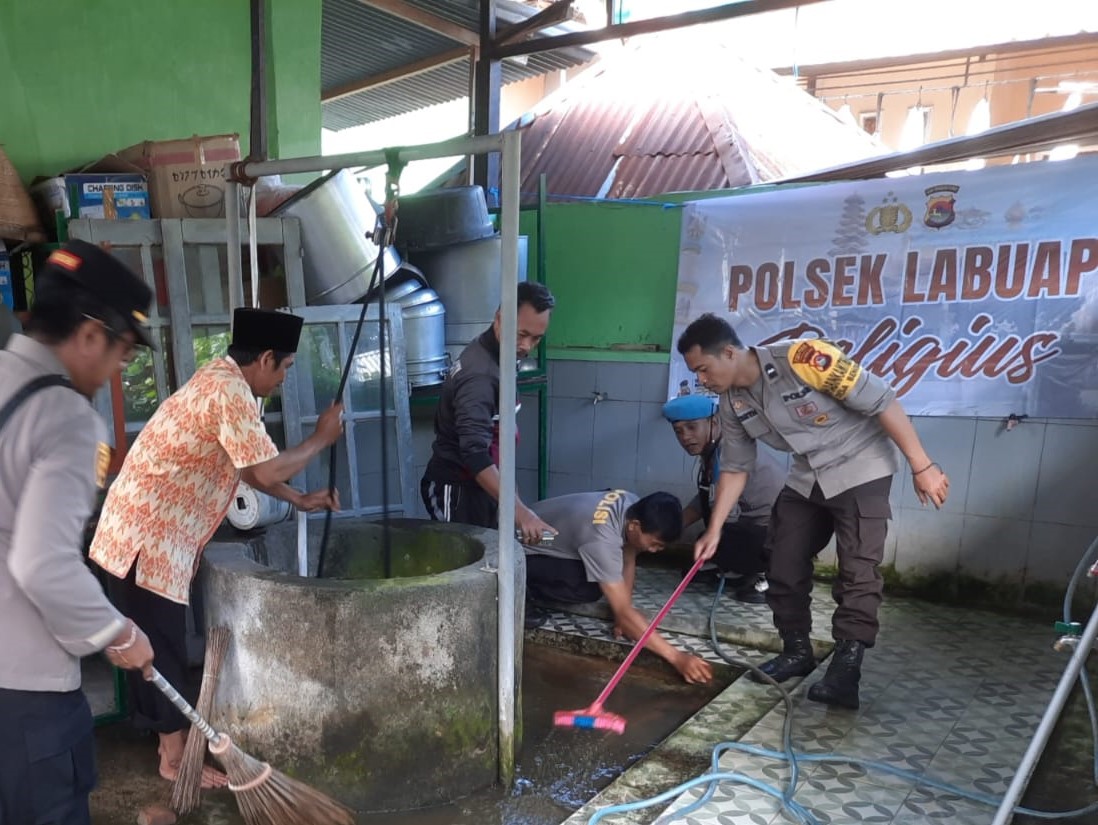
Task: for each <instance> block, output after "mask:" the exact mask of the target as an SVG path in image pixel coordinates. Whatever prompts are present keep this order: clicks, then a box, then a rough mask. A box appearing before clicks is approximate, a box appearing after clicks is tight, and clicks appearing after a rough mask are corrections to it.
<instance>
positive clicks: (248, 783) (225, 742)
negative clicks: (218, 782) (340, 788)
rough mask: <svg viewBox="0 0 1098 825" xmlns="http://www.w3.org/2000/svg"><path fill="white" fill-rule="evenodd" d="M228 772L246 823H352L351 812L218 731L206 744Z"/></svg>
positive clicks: (316, 824)
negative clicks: (215, 739) (218, 735)
mask: <svg viewBox="0 0 1098 825" xmlns="http://www.w3.org/2000/svg"><path fill="white" fill-rule="evenodd" d="M210 753H212V754H213V755H214V756H215V757H217V760H218V761H219V762H220V763H221V766H222V767H223V768H225V773H227V774H228V775H229V790H231V791H232V792H233V793H234V794H235V795H236V803H237V805H238V806H239V807H240V813H241V814H242V815H243V817H244V821H245V822H246V823H247V825H354V822H355V820H354V813H353V812H352V811H351V809H350V808H347V807H346V806H344V805H342V804H340V803H339V802H336V801H335V800H334V799H332V798H331V797H329V796H325V795H324V794H322V793H321V792H320V791H318V790H316V789H315V788H312V787H310V786H308V785H306V784H305V783H304V782H299V781H298V780H296V779H291V778H290V777H288V776H286V774H284V773H282V772H281V771H276V770H274V769H273V768H272V767H271V766H270V765H268V764H267V763H266V762H260V761H259V760H258V759H256V758H254V757H252V756H249V755H248V754H246V753H244V751H242V750H240V748H238V747H237V746H236V745H234V744H233V743H232V742H231V741H230V740H229V737H228V736H226V735H224V734H222V735H221V739H220V740H219V741H218V742H212V743H210Z"/></svg>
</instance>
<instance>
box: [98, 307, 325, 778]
mask: <svg viewBox="0 0 1098 825" xmlns="http://www.w3.org/2000/svg"><path fill="white" fill-rule="evenodd" d="M301 326H302V319H301V318H299V317H298V316H296V315H291V314H289V313H285V312H274V311H269V310H259V309H238V310H236V312H235V313H234V315H233V336H232V343H230V345H229V354H228V355H227V356H226V357H224V358H219V359H216V360H214V361H211V362H210V363H208V364H206V365H204V366H203V367H201V368H200V369H199V370H198V371H197V372H196V373H195V374H194V375H193V376H192V377H191V379H190V380H189V381H188V382H187V383H186V384H185V385H184V386H183V387H182V388H181V389H180V390H179V391H178V392H177V393H175V394H174V395H172V396H171V397H170V398H168V399H167V400H166V401H165V402H164V403H163V404H161V405H160V408H159V409H157V411H156V413H155V414H154V415H153V417H152V418H151V419H150V420H149V422H148V423H147V424H146V425H145V427H144V429H142V431H141V433H140V435H138V437H137V440H136V441H135V442H134V445H133V449H132V450H130V453H129V455H127V456H126V460H125V462H124V464H123V465H122V470H121V472H120V473H119V475H118V478H117V479H116V480H115V481H114V483H113V484H112V485H111V488H110V491H109V493H108V494H107V499H106V501H105V502H104V505H103V512H102V515H101V516H100V518H99V524H98V526H97V528H96V533H95V538H94V539H93V541H92V546H91V559H92V561H94V562H95V563H96V564H98V565H99V566H100V567H102V568H103V569H104V570H105V571H106V572H107V573H109V574H111V576H112V577H114V578H113V579H112V580H111V582H110V584H111V587H110V591H111V596H112V600H113V601H114V602H115V603H116V604H117V605H119V606H120V609H122V610H125V611H129V613H128V615H130V616H132V617H133V618H134V620H135V621H137V622H138V623H139V624H140V625H141V627H142V628H144V629H145V631H146V632H147V633H148V635H149V639H150V640H151V642H152V646H153V651H154V652H155V654H156V663H157V669H158V670H160V672H161V673H163V674H164V677H165V678H166V679H167V680H168V681H169V682H171V683H172V684H174V685H176V687H178V688H179V689H180V692H181V693H183V695H184V696H185V697H188V699H189V700H190V701H191V703H192V704H193V703H194V701H195V699H196V698H197V697H196V694H197V691H196V690H195V686H193V685H191V684H190V682H189V679H188V667H187V645H186V632H187V623H186V609H187V604H188V601H189V598H190V587H191V580H192V579H193V578H194V574H195V573H196V572H197V570H198V562H199V558H200V556H201V553H202V548H203V547H205V545H206V542H208V541H209V540H210V536H211V535H212V534H213V532H214V530H215V529H217V526H218V524H219V523H220V522H221V520H222V518H224V516H225V513H226V511H227V510H228V508H229V504H230V502H231V501H232V497H233V495H234V494H235V492H236V487H237V483H238V482H239V481H241V480H243V481H245V482H246V483H248V484H250V485H251V486H253V487H255V488H256V489H259V490H262V491H263V492H265V493H268V494H270V495H273V496H275V497H277V498H280V499H282V500H284V501H289V502H290V503H291V504H293V505H294V506H295V507H297V508H298V509H299V510H305V511H311V510H320V509H324V508H327V507H331V508H332V509H338V506H339V502H338V498H337V497H335V496H331V495H329V492H328V490H327V489H323V490H317V491H314V492H311V493H301V492H299V491H297V490H294V489H293V488H292V487H290V486H289V485H288V484H286V481H287V480H288V479H290V478H292V477H293V476H294V475H296V474H297V473H298V472H300V471H301V470H302V469H303V468H304V467H305V465H306V464H307V463H308V462H309V461H310V460H311V459H312V458H313V457H314V456H316V455H317V454H318V453H319V452H320V451H321V450H323V449H325V448H326V447H328V446H329V445H330V444H332V442H334V441H335V440H336V439H337V438H339V436H340V433H342V431H343V425H342V423H341V420H340V416H341V415H342V412H343V408H342V405H333V406H332V407H330V408H329V409H328V410H326V411H325V412H324V413H323V414H322V415H321V416H320V419H319V420H318V421H317V427H316V431H315V432H314V433H313V434H312V435H311V436H309V437H308V438H307V439H305V440H304V441H303V442H302V443H301V444H299V445H298V446H296V447H293V448H292V449H289V450H286V451H285V452H283V453H279V451H278V448H277V447H276V446H275V444H274V442H273V441H271V438H270V436H269V435H268V434H267V431H266V429H265V428H264V426H263V421H262V419H261V418H260V414H259V407H258V405H257V403H256V398H257V397H258V398H265V397H266V396H268V395H270V394H271V393H272V392H274V391H275V390H276V389H277V388H278V387H279V386H280V385H281V384H282V381H283V379H284V378H285V376H286V370H287V369H289V368H290V366H291V365H292V364H293V361H294V353H295V352H296V351H297V345H298V339H299V338H300V335H301ZM138 617H140V618H138ZM130 693H131V697H132V708H133V712H134V722H135V724H137V725H138V727H142V728H146V729H149V730H153V731H156V732H157V733H158V734H159V737H160V746H159V753H160V775H161V776H162V777H164V778H165V779H169V780H174V779H175V778H176V776H177V775H178V773H179V763H180V760H181V759H182V757H183V748H184V746H185V744H186V736H187V721H186V719H185V718H184V717H183V716H182V715H181V714H180V713H179V711H177V710H176V709H175V707H174V706H172V705H171V703H170V702H168V701H167V699H165V698H164V696H163V695H162V694H161V693H160V691H158V690H157V689H156V688H155V687H154V686H152V685H150V684H148V683H147V682H145V681H144V680H143V679H141V678H140V676H138V677H136V678H132V679H130ZM225 781H226V779H225V776H224V774H222V773H220V772H219V771H215V770H214V769H213V768H210V767H207V768H206V769H205V772H204V773H203V785H204V786H205V787H213V786H216V785H223V784H225Z"/></svg>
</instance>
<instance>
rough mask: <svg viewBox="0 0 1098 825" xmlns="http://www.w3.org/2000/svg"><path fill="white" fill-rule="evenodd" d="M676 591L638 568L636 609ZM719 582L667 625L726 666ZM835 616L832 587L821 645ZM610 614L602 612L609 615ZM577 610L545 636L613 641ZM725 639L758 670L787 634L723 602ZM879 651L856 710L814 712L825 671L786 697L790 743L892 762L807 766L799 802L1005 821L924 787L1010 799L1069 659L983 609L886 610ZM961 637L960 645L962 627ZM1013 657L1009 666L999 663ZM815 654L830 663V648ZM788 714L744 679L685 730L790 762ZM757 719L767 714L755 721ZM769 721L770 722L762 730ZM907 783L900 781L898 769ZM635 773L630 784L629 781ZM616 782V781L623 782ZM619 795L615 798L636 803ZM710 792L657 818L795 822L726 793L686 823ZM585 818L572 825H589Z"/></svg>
mask: <svg viewBox="0 0 1098 825" xmlns="http://www.w3.org/2000/svg"><path fill="white" fill-rule="evenodd" d="M677 582H678V576H677V573H675V572H674V571H670V570H660V569H648V568H643V569H640V570H638V578H637V599H636V601H637V604H638V606H639V607H640V608H641V609H642V610H644V611H646V612H649V613H651V612H654V611H655V610H658V609H659V607H660V606H661V605H662V603H663V600H664V599H666V597H667V594H668V593H670V592H671V590H672V589H673V588H674V586H675V585H676V584H677ZM714 592H715V587H714V585H713V583H712V582H709V583H705V582H700V583H697V584H694V585H691V587H690V588H688V589H687V591H686V592H685V593H684V595H683V597H682V598H681V599H680V601H679V603H677V604H676V605H675V607H674V609H673V610H672V612H671V614H669V616H668V617H667V620H665V624H664V625H663V626H662V628H661V630H662V631H664V632H665V636H666V637H667V638H668V640H669V641H670V642H671V643H672V644H674V645H676V646H678V647H680V648H681V649H685V650H691V651H693V652H695V653H697V654H698V655H705V656H707V657H708V658H710V659H711V660H715V659H716V658H718V657H716V654H714V653H712V651H711V650H709V646H708V636H709V628H708V623H709V612H710V609H711V608H712V605H713V594H714ZM833 609H834V603H833V602H832V600H831V596H830V592H829V588H828V587H827V586H826V585H822V584H818V585H817V586H816V589H815V591H814V593H813V600H812V612H813V628H814V631H813V639H814V642H819V643H827V642H829V641H830V615H831V611H832V610H833ZM600 610H601V612H600ZM580 613H582V614H583V615H577V613H576V612H572V611H569V612H563V611H556V612H553V613H552V614H551V616H550V619H549V622H548V623H547V627H551V628H552V629H553V630H555V631H556V632H561V633H571V634H578V635H585V636H590V637H593V638H599V639H610V638H611V636H610V631H611V625H610V622H609V621H608V620H607V618H608V614H607V613H606V612H605V607H604V606H603V607H601V608H600V607H599V606H598V605H595V606H583V609H582V610H581V611H580ZM716 620H717V627H718V632H719V633H720V634H721V636H722V638H723V639H728V640H730V641H728V643H727V644H726V645H725V649H726V651H727V653H728V655H730V656H734V657H736V658H737V659H741V660H744V659H746V660H748V661H751V662H753V663H756V664H757V663H759V662H762V661H764V660H765V659H766V658H769V657H770V656H771V655H772V654H770V653H767V652H766V649H769V650H774V649H776V645H777V634H776V632H775V631H774V628H773V625H772V624H771V616H770V612H769V610H768V609H765V608H764V609H761V610H760V609H759V608H757V607H754V606H748V605H743V604H740V603H738V602H735V601H734V600H732V599H726V598H724V597H722V601H720V602H718V608H717V617H716ZM881 627H882V629H881V635H880V639H879V642H878V644H877V645H876V646H875V647H874V648H873V649H872V650H870V651H868V652H867V653H866V658H865V665H864V667H863V678H862V684H861V689H860V696H861V707H860V708H859V709H858V710H856V711H850V710H845V709H837V708H830V707H827V706H826V705H821V704H819V703H816V702H811V701H809V700H807V697H806V695H805V694H806V693H807V690H808V687H809V686H810V685H811V684H813V683H814V682H816V681H817V680H818V679H819V678H820V676H821V675H822V673H823V669H824V668H825V667H826V661H824V662H822V663H821V664H822V667H818V668H817V670H816V672H815V673H814V674H812V675H810V676H808V677H806V678H804V679H801V680H790V681H789V682H787V683H786V684H785V685H784V686H783V687H785V688H787V689H788V690H789V691H790V693H791V696H792V705H793V711H792V712H793V728H792V730H793V745H794V748H796V749H797V750H798V751H799V752H801V753H804V754H806V755H807V754H816V755H836V758H842V757H847V758H855V759H862V760H871V761H875V762H878V763H881V764H882V765H883V766H884V768H885V770H879V769H875V768H873V767H871V766H866V765H862V764H857V763H852V762H831V761H829V762H806V761H803V760H802V761H801V762H800V763H799V776H800V781H799V785H798V790H797V794H796V797H795V798H796V800H797V801H798V802H799V803H800V804H802V805H804V806H806V807H807V808H809V809H810V810H811V811H812V812H813V814H814V815H815V816H816V817H817V818H818V820H819V821H820V823H821V825H836V824H837V823H862V822H865V823H881V824H882V825H888V823H891V825H926V823H949V825H985V823H988V822H990V821H991V819H992V817H993V815H994V809H993V808H991V807H989V806H984V805H981V804H979V803H977V802H974V801H971V800H969V799H967V798H964V797H962V796H959V795H957V794H952V793H949V792H942V791H937V790H934V789H932V788H930V787H927V786H925V785H922V784H920V783H921V781H922V777H924V776H925V777H928V778H934V779H936V780H940V781H942V782H945V783H947V784H949V785H952V786H955V787H956V788H958V789H962V790H969V791H973V792H980V793H984V794H989V795H992V796H994V795H1001V794H1002V793H1003V792H1004V791H1005V790H1006V787H1007V785H1008V784H1009V782H1010V779H1011V777H1012V776H1013V773H1014V771H1015V769H1016V765H1017V763H1018V761H1019V760H1020V758H1021V755H1022V752H1023V751H1024V749H1025V746H1026V745H1027V744H1028V741H1029V738H1030V737H1032V735H1033V732H1034V731H1035V730H1036V728H1037V725H1038V724H1039V722H1040V719H1041V715H1042V713H1043V710H1044V706H1045V704H1046V703H1047V701H1048V699H1049V697H1050V696H1051V694H1052V692H1053V690H1054V689H1055V686H1056V681H1057V679H1058V678H1059V674H1060V671H1061V670H1062V668H1063V666H1064V664H1065V659H1064V657H1063V656H1059V655H1057V654H1054V653H1052V652H1051V651H1050V650H1049V645H1050V643H1051V634H1050V633H1049V631H1048V629H1047V627H1046V626H1045V625H1044V624H1043V623H1039V622H1028V621H1026V620H1024V619H1014V618H1004V617H1001V616H997V615H994V614H990V613H984V612H980V611H971V610H964V609H960V608H950V607H943V606H941V605H930V604H926V603H923V602H916V601H910V600H904V599H889V600H887V601H886V602H885V603H884V605H883V606H882V609H881ZM959 627H963V628H965V631H964V632H963V633H960V632H958V628H959ZM1000 650H1001V651H1010V655H1009V656H1002V655H998V654H997V653H994V652H992V651H1000ZM818 652H820V653H823V654H824V655H826V652H827V647H826V645H825V646H823V647H821V648H819V649H818ZM786 712H787V711H786V705H785V703H784V702H783V701H782V700H781V696H780V694H779V693H778V692H777V691H776V690H775V689H774V688H772V687H768V686H765V685H758V684H754V683H752V682H750V681H748V680H746V679H740V680H739V681H737V682H736V683H734V684H733V685H732V686H731V687H729V688H728V689H727V690H726V691H725V692H724V693H722V694H721V695H720V696H719V697H718V698H717V699H716V700H715V701H714V702H713V703H711V704H710V705H709V706H707V707H706V708H703V709H702V710H701V711H700V712H699V713H698V714H697V715H696V716H695V717H694V718H693V719H692V720H691V722H690V723H689V725H688V729H689V730H688V729H687V728H684V729H683V730H682V731H680V732H678V733H676V734H675V736H676V737H689V738H690V741H692V742H695V743H696V744H697V746H699V747H705V744H704V743H705V742H706V741H707V740H709V741H712V742H714V743H715V742H717V741H720V740H723V739H726V738H729V731H738V733H737V734H735V735H737V736H741V737H742V738H741V741H743V742H745V743H752V744H757V745H760V746H763V747H768V748H773V749H777V750H781V748H782V741H783V740H782V730H783V724H784V722H785V715H786ZM752 714H756V716H754V717H753V716H752ZM760 715H761V718H760ZM720 766H721V769H722V770H729V771H732V770H734V771H737V772H740V773H743V774H745V775H747V776H751V777H753V778H755V779H757V780H759V781H762V782H766V783H769V784H770V785H772V786H775V787H778V788H784V787H785V785H786V783H787V782H788V780H789V776H790V769H789V765H788V764H787V763H786V762H785V761H783V760H777V759H768V758H763V757H760V756H756V755H750V754H745V753H742V752H738V751H731V750H730V751H727V752H726V753H724V754H723V755H722V756H721V759H720ZM889 769H890V770H902V771H907V772H908V775H901V776H897V775H894V774H892V773H889V772H888V770H889ZM627 777H628V772H627V774H626V776H625V777H623V778H622V780H625V779H627ZM622 780H619V783H620V782H621V781H622ZM614 789H615V785H612V786H611V788H610V789H608V792H607V794H608V795H607V799H608V800H612V801H620V800H621V799H625V798H628V794H627V793H626V792H625V791H624V790H622V788H621V787H620V786H619V787H618V789H617V790H614ZM699 795H700V791H696V792H694V791H692V792H687V793H686V794H684V795H683V796H682V797H681V798H680V799H678V800H676V801H675V802H674V803H672V805H671V806H670V807H668V809H667V811H666V812H665V813H663V814H660V815H659V818H658V819H656V821H657V822H659V823H660V825H670V823H671V822H672V821H674V822H677V823H688V825H770V823H777V824H778V825H785V823H793V822H795V821H796V820H795V818H793V817H792V816H791V815H790V813H789V812H788V811H783V810H781V806H780V804H779V803H778V802H777V801H776V800H774V799H772V798H770V797H768V796H766V795H765V794H762V793H760V792H759V791H757V790H755V789H752V788H749V787H746V786H743V785H735V784H733V783H721V784H720V785H719V786H718V788H717V789H716V791H715V793H714V795H713V797H712V799H710V800H709V801H708V802H707V804H706V805H705V806H703V807H702V808H700V809H699V810H697V811H695V812H693V813H691V814H688V815H687V816H686V817H685V818H676V815H675V811H677V810H682V809H683V808H684V807H685V806H686V805H688V804H689V802H690V801H691V800H696V799H697V798H699ZM655 817H656V814H655V813H654V812H649V813H647V814H644V815H641V814H639V813H638V814H635V815H629V816H623V817H615V818H614V821H613V825H619V824H620V823H626V822H629V823H638V824H640V825H648V823H651V822H652V821H653V819H654V818H655ZM584 822H586V820H585V819H584V820H582V821H581V820H580V819H578V818H574V821H573V820H569V822H568V825H582V823H584Z"/></svg>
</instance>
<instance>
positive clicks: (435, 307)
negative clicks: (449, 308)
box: [400, 289, 450, 387]
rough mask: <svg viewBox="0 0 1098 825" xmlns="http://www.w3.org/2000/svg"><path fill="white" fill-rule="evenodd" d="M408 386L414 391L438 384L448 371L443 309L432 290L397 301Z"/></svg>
mask: <svg viewBox="0 0 1098 825" xmlns="http://www.w3.org/2000/svg"><path fill="white" fill-rule="evenodd" d="M400 305H401V311H400V315H401V319H402V320H403V322H404V348H405V350H406V352H407V354H408V355H407V358H408V383H409V384H411V385H412V386H413V387H429V386H432V385H434V384H441V383H442V382H443V381H444V380H446V376H447V374H448V373H449V371H450V356H449V355H448V354H447V352H446V309H445V307H443V305H442V302H441V301H440V300H439V299H438V295H437V294H436V293H435V291H434V290H433V289H421V290H418V291H417V292H413V293H412V294H410V295H407V296H405V297H403V298H401V299H400Z"/></svg>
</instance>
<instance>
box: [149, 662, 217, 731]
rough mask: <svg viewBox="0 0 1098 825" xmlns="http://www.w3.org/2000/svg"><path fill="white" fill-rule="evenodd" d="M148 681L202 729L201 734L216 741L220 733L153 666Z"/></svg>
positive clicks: (193, 723)
mask: <svg viewBox="0 0 1098 825" xmlns="http://www.w3.org/2000/svg"><path fill="white" fill-rule="evenodd" d="M149 681H150V682H152V683H153V684H154V685H156V687H157V690H159V691H160V692H161V693H163V694H164V695H165V696H166V697H167V698H168V701H169V702H171V703H172V704H173V705H175V707H176V708H177V709H178V710H179V712H180V713H182V714H183V715H184V716H186V717H187V719H189V720H190V722H191V724H192V725H194V726H195V727H196V728H198V729H199V730H200V731H202V735H203V736H205V737H206V738H207V739H209V740H210V741H211V742H216V741H217V740H218V739H219V738H220V737H221V734H220V733H218V732H217V731H215V730H214V729H213V728H212V727H210V723H209V722H207V721H206V720H205V719H203V718H202V717H201V716H199V715H198V711H197V710H195V709H194V708H192V707H191V706H190V705H189V704H188V703H187V700H186V699H184V698H183V697H182V696H180V695H179V691H178V690H176V689H175V688H173V687H172V686H171V685H170V684H169V683H168V680H167V679H165V678H164V677H163V676H161V675H160V671H159V670H157V669H156V668H155V667H154V668H153V671H152V676H150V677H149Z"/></svg>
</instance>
